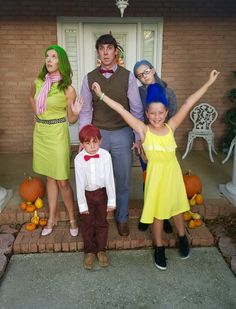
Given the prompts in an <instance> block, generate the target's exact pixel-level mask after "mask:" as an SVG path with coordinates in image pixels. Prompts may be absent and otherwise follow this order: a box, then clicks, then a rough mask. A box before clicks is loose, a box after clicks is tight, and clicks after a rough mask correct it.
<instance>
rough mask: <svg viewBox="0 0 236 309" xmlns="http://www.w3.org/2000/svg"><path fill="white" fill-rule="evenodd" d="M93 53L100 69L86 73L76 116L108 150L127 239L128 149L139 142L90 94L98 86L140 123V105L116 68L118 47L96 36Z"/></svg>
mask: <svg viewBox="0 0 236 309" xmlns="http://www.w3.org/2000/svg"><path fill="white" fill-rule="evenodd" d="M96 49H97V54H98V56H99V59H100V61H101V66H100V67H98V68H96V69H95V70H93V71H92V72H90V73H88V74H87V75H86V76H85V77H84V79H83V83H82V88H81V95H82V97H83V98H84V105H83V108H82V110H81V112H80V115H79V124H80V129H81V128H82V127H83V126H84V125H86V124H89V123H93V124H94V125H96V126H97V127H98V128H99V129H100V131H101V134H102V144H101V148H104V149H106V150H108V151H109V152H110V154H111V157H112V163H113V170H114V175H115V184H116V197H117V199H116V201H117V205H116V222H117V228H118V232H119V234H120V235H121V236H128V235H129V226H128V217H129V209H128V203H129V187H130V173H131V166H132V154H131V148H132V145H133V142H134V135H135V141H139V140H140V138H139V136H138V134H136V133H135V132H134V133H133V131H132V129H131V128H130V127H129V126H127V124H126V123H125V122H124V120H123V119H122V118H121V117H120V116H119V115H118V114H117V113H116V112H114V111H113V110H112V109H110V108H109V107H108V106H107V105H106V104H104V103H103V102H102V98H100V99H99V98H97V96H96V95H95V93H93V92H92V91H91V86H92V84H93V82H95V81H96V82H98V83H99V84H100V85H101V87H102V89H103V90H104V92H105V93H106V94H107V95H108V96H109V97H111V98H112V99H114V100H115V101H117V102H121V104H123V106H124V108H125V109H127V110H129V111H130V112H131V113H132V114H133V115H134V116H135V117H136V118H138V119H140V120H142V121H143V114H144V112H143V105H142V102H141V99H140V96H139V91H138V86H137V82H136V79H135V77H134V75H133V74H132V73H131V72H130V71H128V70H126V69H125V68H123V67H121V66H119V65H117V61H116V60H117V59H116V57H117V55H118V44H117V42H116V40H115V39H114V37H113V36H112V35H111V34H105V35H102V36H100V37H99V38H98V39H97V41H96Z"/></svg>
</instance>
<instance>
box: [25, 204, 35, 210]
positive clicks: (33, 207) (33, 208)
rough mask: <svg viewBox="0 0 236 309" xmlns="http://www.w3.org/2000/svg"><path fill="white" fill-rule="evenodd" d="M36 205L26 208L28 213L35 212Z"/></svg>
mask: <svg viewBox="0 0 236 309" xmlns="http://www.w3.org/2000/svg"><path fill="white" fill-rule="evenodd" d="M35 208H36V207H35V205H34V204H31V205H27V207H26V209H25V210H26V211H27V212H33V211H35Z"/></svg>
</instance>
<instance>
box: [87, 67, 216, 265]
mask: <svg viewBox="0 0 236 309" xmlns="http://www.w3.org/2000/svg"><path fill="white" fill-rule="evenodd" d="M218 75H219V72H217V71H216V70H213V71H212V72H211V74H210V77H209V79H208V81H207V82H206V83H205V84H204V85H203V86H202V87H201V88H200V89H199V90H197V91H196V92H195V93H193V94H192V95H190V96H189V97H188V98H187V99H186V101H185V103H184V104H183V105H182V106H181V107H180V109H179V111H178V112H177V113H176V114H175V115H174V116H173V117H171V118H170V119H169V120H168V121H167V123H165V119H166V117H167V114H168V107H169V105H168V101H167V99H166V95H165V90H164V88H163V87H162V86H161V85H158V84H151V85H149V86H148V92H147V99H146V116H147V118H148V121H149V124H147V125H146V124H144V123H143V122H142V121H140V120H138V119H136V118H135V117H133V116H132V115H131V114H130V113H129V112H128V111H126V110H125V109H124V108H123V107H122V105H121V104H119V103H117V102H115V101H113V100H112V99H110V98H109V97H107V96H106V95H105V94H104V93H102V91H101V88H100V86H99V85H98V83H94V84H93V86H92V89H93V90H94V92H95V93H96V95H97V96H99V97H100V99H101V100H103V101H104V102H105V103H106V104H107V105H108V106H110V107H111V108H112V109H114V110H115V111H116V112H118V113H119V114H120V115H121V116H122V117H123V119H124V120H125V121H126V122H127V123H128V124H129V126H130V127H132V128H133V129H134V130H135V131H136V132H138V133H139V135H140V137H141V141H142V146H143V148H144V151H145V154H146V156H147V159H148V166H147V176H146V183H145V191H144V207H143V213H142V216H141V220H140V222H142V223H149V224H150V223H153V237H154V243H155V252H154V260H155V265H156V267H157V268H159V269H161V270H165V269H166V257H165V247H164V243H163V236H162V235H163V220H164V219H169V218H171V217H173V219H174V223H175V225H176V228H177V231H178V234H179V247H180V248H179V249H180V255H181V258H183V259H186V258H188V257H189V251H190V250H189V244H188V240H187V237H186V235H185V228H184V220H183V212H185V211H187V210H188V209H189V204H188V199H187V195H186V191H185V186H184V182H183V176H182V172H181V169H180V166H179V163H178V161H177V158H176V154H175V150H176V147H177V146H176V143H175V139H174V132H175V130H176V128H178V127H179V125H180V124H181V123H182V122H183V120H184V119H185V117H186V116H187V115H188V113H189V111H190V110H191V109H192V108H193V106H194V105H195V103H196V102H197V101H198V100H199V99H200V98H201V97H202V96H203V95H204V93H205V92H206V91H207V90H208V88H209V87H210V86H211V85H212V84H213V83H214V82H215V80H216V78H217V76H218Z"/></svg>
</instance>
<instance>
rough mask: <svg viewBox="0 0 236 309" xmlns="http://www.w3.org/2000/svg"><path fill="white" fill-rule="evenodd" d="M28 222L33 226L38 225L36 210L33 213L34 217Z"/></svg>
mask: <svg viewBox="0 0 236 309" xmlns="http://www.w3.org/2000/svg"><path fill="white" fill-rule="evenodd" d="M30 221H31V223H34V224H35V225H38V224H39V216H38V213H37V210H35V211H34V215H33V217H32V218H31V220H30Z"/></svg>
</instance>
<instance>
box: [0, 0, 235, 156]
mask: <svg viewBox="0 0 236 309" xmlns="http://www.w3.org/2000/svg"><path fill="white" fill-rule="evenodd" d="M102 2H103V3H105V6H104V7H105V10H106V11H104V10H102V11H101V10H98V9H97V7H96V5H95V3H97V2H93V1H70V2H68V4H67V2H64V1H63V3H66V4H65V5H64V6H62V5H61V6H60V5H59V4H61V3H62V2H61V1H57V2H53V1H50V5H49V6H46V2H45V3H44V0H41V2H38V3H37V1H34V2H33V5H32V6H30V5H29V2H28V1H20V4H19V1H18V2H17V1H13V0H9V1H7V2H4V6H2V5H1V10H0V15H2V16H1V21H0V51H1V59H0V118H1V121H0V152H1V153H8V152H11V153H12V152H16V153H20V152H21V153H24V152H31V151H32V130H33V115H32V112H31V107H30V105H29V92H30V84H31V82H32V81H33V79H34V78H35V76H36V74H37V72H38V69H39V68H40V67H41V65H42V61H43V50H44V49H45V47H47V46H48V45H51V44H54V43H56V42H57V37H56V27H57V25H56V16H78V15H80V16H104V15H105V13H106V15H107V16H114V17H117V16H119V11H118V9H117V8H116V7H115V6H114V3H112V5H111V2H112V1H111V0H109V1H100V2H99V7H101V5H102ZM175 2H176V1H164V2H163V1H160V2H158V4H157V2H156V1H145V5H146V6H145V8H143V7H142V5H143V4H142V3H144V1H139V0H137V1H135V4H134V1H130V5H129V7H128V8H127V11H125V14H126V16H129V17H130V16H138V14H140V16H146V17H149V16H150V17H152V16H164V42H163V66H162V76H163V78H164V79H165V80H166V81H167V82H168V84H169V86H170V87H172V88H174V89H175V91H176V94H177V99H178V104H179V105H180V104H181V103H182V102H183V101H184V99H185V98H186V97H187V96H188V95H189V94H191V93H192V92H193V91H194V90H196V89H197V88H198V87H199V86H200V85H201V84H202V83H203V82H204V81H205V80H206V78H207V77H208V73H209V72H210V70H211V69H212V68H216V69H218V70H219V71H221V77H220V79H219V81H218V82H217V84H215V85H214V86H213V87H212V89H211V90H209V92H208V93H207V94H206V95H205V96H204V98H203V100H201V101H206V102H208V103H210V104H214V105H215V106H216V108H217V110H218V112H219V118H218V120H217V122H216V123H215V125H214V131H215V133H216V145H217V147H219V145H220V142H221V139H222V136H223V134H224V132H225V125H224V123H223V114H224V112H225V110H227V109H228V108H230V107H231V103H230V102H229V101H228V99H227V97H226V93H227V91H228V90H229V89H231V88H233V87H235V80H234V78H233V76H232V75H231V71H232V70H236V57H235V50H236V40H235V37H236V20H235V18H233V17H223V16H226V15H227V13H229V14H228V16H232V15H234V14H235V7H234V6H231V10H229V8H230V6H229V4H230V3H232V2H231V1H221V0H215V1H208V2H209V3H208V10H207V9H206V7H205V6H204V5H203V8H202V7H201V6H200V5H199V3H202V4H203V2H206V1H193V0H188V1H181V3H182V4H181V5H183V4H185V7H184V6H182V11H181V10H180V7H179V6H176V3H175ZM213 2H214V3H215V6H214V5H213ZM52 3H54V6H53V5H52ZM78 3H79V4H80V6H79V7H78V5H77V4H78ZM91 3H92V4H93V5H92V6H91ZM160 3H162V6H161V7H159V5H160ZM187 3H189V4H187ZM222 3H225V5H224V6H222V5H223V4H222ZM89 4H90V5H89ZM26 5H28V7H26ZM194 6H195V10H193V7H194ZM50 8H51V9H50ZM209 8H210V9H209ZM219 8H221V10H220V9H219ZM154 9H155V10H154ZM207 12H208V15H209V16H208V17H206V15H207ZM36 13H37V15H38V14H40V16H38V17H32V16H35V15H36ZM3 15H4V16H3ZM49 15H51V16H49ZM180 15H181V17H178V16H180ZM195 15H196V16H195ZM235 15H236V14H235ZM186 16H187V17H186ZM197 16H199V17H197ZM217 16H220V17H217ZM191 127H192V124H191V123H190V121H189V120H188V119H186V121H185V122H184V124H183V125H182V127H180V128H179V129H178V131H177V133H176V139H177V143H178V145H179V148H182V149H183V148H185V146H186V136H187V131H188V130H189V129H190V128H191ZM194 147H195V148H196V149H202V147H205V145H204V144H203V143H202V141H199V142H197V143H196V144H195V145H194Z"/></svg>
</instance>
